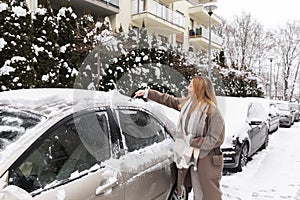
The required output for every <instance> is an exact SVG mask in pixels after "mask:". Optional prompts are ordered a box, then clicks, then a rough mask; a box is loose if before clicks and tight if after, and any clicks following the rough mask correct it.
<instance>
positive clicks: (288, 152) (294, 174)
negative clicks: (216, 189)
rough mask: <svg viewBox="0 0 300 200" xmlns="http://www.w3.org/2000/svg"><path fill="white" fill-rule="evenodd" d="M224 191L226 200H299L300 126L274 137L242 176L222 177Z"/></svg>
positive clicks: (276, 134)
mask: <svg viewBox="0 0 300 200" xmlns="http://www.w3.org/2000/svg"><path fill="white" fill-rule="evenodd" d="M221 189H222V191H223V200H252V199H255V200H271V199H272V200H273V199H274V200H280V199H293V200H300V122H296V123H295V124H294V125H293V126H292V127H291V128H280V129H279V130H278V131H277V132H275V133H273V134H272V135H271V136H270V143H269V146H268V147H267V149H265V150H263V151H261V152H258V153H257V154H256V155H254V156H253V160H251V161H250V162H249V163H248V165H247V166H246V168H245V169H244V171H243V172H240V173H234V174H231V175H225V176H223V177H222V180H221ZM192 199H193V198H192V197H191V194H190V196H189V200H192Z"/></svg>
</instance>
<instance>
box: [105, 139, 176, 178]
mask: <svg viewBox="0 0 300 200" xmlns="http://www.w3.org/2000/svg"><path fill="white" fill-rule="evenodd" d="M172 147H173V140H172V139H169V140H164V141H163V142H160V143H155V144H153V145H151V146H148V147H146V148H143V149H139V150H136V151H133V152H129V153H128V154H126V155H124V156H122V157H120V158H119V159H110V160H107V161H105V163H104V164H105V166H108V167H110V168H112V169H115V170H117V171H122V172H131V173H141V172H143V171H142V170H143V169H145V168H151V167H154V168H153V169H152V170H154V169H157V168H162V167H164V166H165V165H166V163H165V162H167V163H168V164H170V163H171V160H170V158H172V155H173V152H172ZM156 163H159V165H158V166H153V165H154V164H156Z"/></svg>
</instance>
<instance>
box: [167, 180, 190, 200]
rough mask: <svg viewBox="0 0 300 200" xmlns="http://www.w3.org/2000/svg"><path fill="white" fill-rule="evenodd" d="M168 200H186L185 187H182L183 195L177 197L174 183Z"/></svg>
mask: <svg viewBox="0 0 300 200" xmlns="http://www.w3.org/2000/svg"><path fill="white" fill-rule="evenodd" d="M168 200H188V190H187V188H186V187H183V196H182V198H178V195H177V185H176V184H175V185H174V186H173V189H172V191H171V194H170V196H169V198H168Z"/></svg>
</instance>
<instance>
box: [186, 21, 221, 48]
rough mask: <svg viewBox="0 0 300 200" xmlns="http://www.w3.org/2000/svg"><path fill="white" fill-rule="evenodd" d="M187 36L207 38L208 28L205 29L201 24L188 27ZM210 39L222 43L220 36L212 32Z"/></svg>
mask: <svg viewBox="0 0 300 200" xmlns="http://www.w3.org/2000/svg"><path fill="white" fill-rule="evenodd" d="M189 37H190V38H198V37H202V38H205V39H207V40H209V30H207V29H206V28H204V27H203V26H199V27H198V28H194V29H190V30H189ZM211 41H212V42H214V43H216V44H218V45H221V44H222V38H221V37H219V36H218V35H216V34H214V33H211Z"/></svg>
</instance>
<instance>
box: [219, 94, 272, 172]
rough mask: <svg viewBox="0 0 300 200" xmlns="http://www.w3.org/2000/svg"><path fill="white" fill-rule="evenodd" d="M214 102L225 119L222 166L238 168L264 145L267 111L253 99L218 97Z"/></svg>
mask: <svg viewBox="0 0 300 200" xmlns="http://www.w3.org/2000/svg"><path fill="white" fill-rule="evenodd" d="M218 105H219V107H220V111H221V113H222V116H223V117H224V120H225V141H224V144H223V145H222V146H221V149H222V151H223V153H224V168H225V169H231V170H234V171H242V168H243V167H244V166H245V165H246V164H247V162H248V159H249V158H250V157H251V156H252V155H253V154H254V153H256V152H257V151H258V150H260V149H263V148H265V147H266V146H267V145H268V142H269V133H268V121H267V117H268V114H267V111H266V109H265V108H264V106H263V105H262V103H261V102H260V100H258V99H257V100H256V99H255V98H237V97H218Z"/></svg>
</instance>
